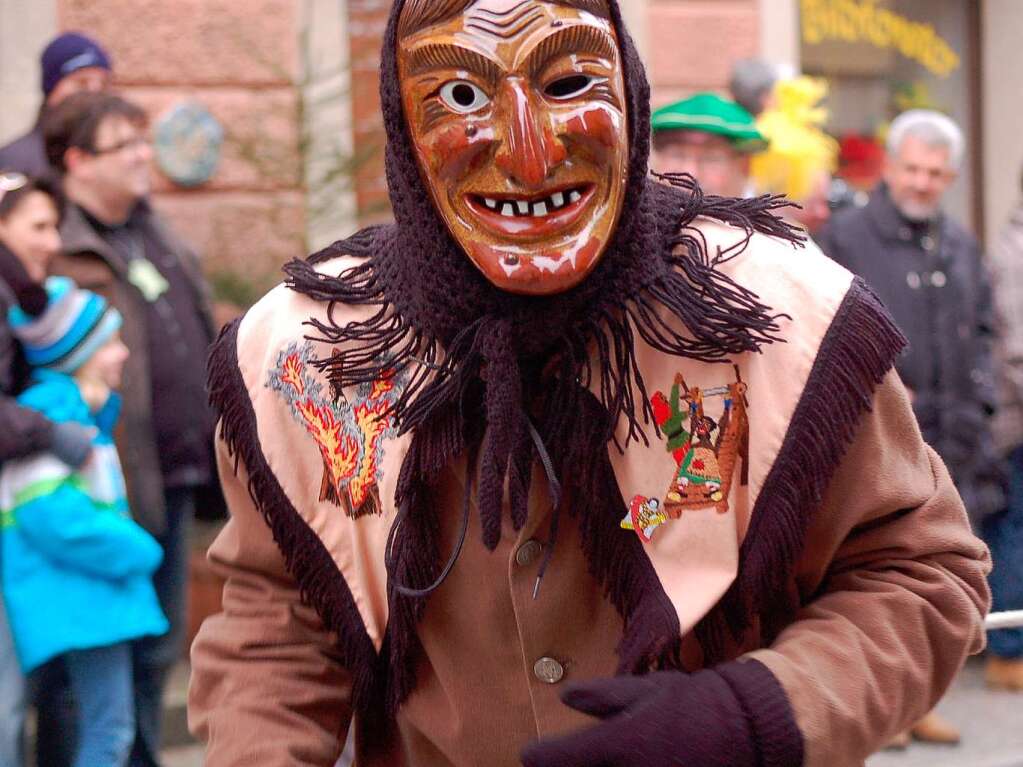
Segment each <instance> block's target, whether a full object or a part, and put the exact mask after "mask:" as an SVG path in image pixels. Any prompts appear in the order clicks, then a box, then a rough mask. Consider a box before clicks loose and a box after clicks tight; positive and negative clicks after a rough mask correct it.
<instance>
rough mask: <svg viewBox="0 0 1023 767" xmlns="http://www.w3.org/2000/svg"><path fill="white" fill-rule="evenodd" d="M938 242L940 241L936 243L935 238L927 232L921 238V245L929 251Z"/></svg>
mask: <svg viewBox="0 0 1023 767" xmlns="http://www.w3.org/2000/svg"><path fill="white" fill-rule="evenodd" d="M937 244H938V243H936V242H935V241H934V238H933V237H931V236H930V235H929V234H925V235H924V236H923V237H921V238H920V247H921V248H923V249H924V250H926V251H927V252H928V253H930V252H931V251H932V250H934V248H935V246H936V245H937Z"/></svg>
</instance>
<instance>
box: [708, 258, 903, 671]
mask: <svg viewBox="0 0 1023 767" xmlns="http://www.w3.org/2000/svg"><path fill="white" fill-rule="evenodd" d="M906 343H907V342H906V338H905V336H903V335H902V333H901V331H900V330H899V329H898V327H896V325H895V323H894V321H893V320H892V318H891V316H890V315H889V314H888V312H887V310H886V309H885V308H884V306H883V305H882V304H881V301H880V300H879V299H878V298H877V296H876V295H875V294H874V292H873V291H872V290H871V289H870V288H869V287H868V286H867V284H866V283H865V282H863V280H861V279H859V278H856V279H855V280H854V281H853V283H852V285H851V286H850V288H849V291H848V293H847V294H846V296H845V299H844V300H843V302H842V304H841V306H840V307H839V309H838V312H837V313H836V314H835V317H834V319H833V320H832V323H831V327H830V329H829V330H828V332H827V334H826V335H825V337H824V340H823V342H822V343H821V346H820V350H819V352H818V354H817V359H816V361H815V362H814V365H813V368H812V369H811V371H810V376H809V378H808V380H807V383H806V387H805V389H804V391H803V396H802V398H801V399H800V401H799V403H798V404H797V406H796V410H795V412H794V413H793V416H792V421H791V423H790V425H789V428H788V431H787V432H786V435H785V439H784V441H783V443H782V447H781V450H780V451H779V452H778V460H776V461H775V464H774V466H773V467H772V468H771V471H770V473H769V474H768V475H767V478H766V479H765V481H764V485H763V487H762V489H761V491H760V494H759V496H758V497H757V502H756V504H755V505H754V508H753V511H752V514H751V517H750V527H749V530H748V531H747V533H746V537H745V539H744V541H743V544H742V547H741V549H740V551H739V573H738V576H737V578H736V580H735V582H734V583H733V584H732V586H731V588H730V589H729V590H728V592H727V593H726V594H725V596H724V597H723V599H722V600H721V602H720V603H719V606H718V608H717V609H716V610H715V611H714V612H712V613H711V614H710V615H708V616H707V617H706V618H705V619H704V621H703V622H701V624H700V625H699V626H698V627H697V636H698V638H699V639H700V642H701V645H702V646H703V650H704V654H705V656H706V658H707V662H708V663H714V662H718V661H720V660H722V659H723V658H722V654H723V652H724V643H725V638H726V634H725V627H727V630H728V633H730V635H731V637H732V639H733V640H734V641H736V642H741V641H742V640H743V638H744V635H745V633H746V632H747V631H748V630H749V629H750V628H751V626H753V625H754V622H756V621H759V622H760V630H761V633H762V635H763V636H762V640H763V641H764V642H765V643H770V642H771V641H773V639H774V638H775V637H776V636H777V634H778V633H779V632H780V630H781V627H783V626H784V625H786V624H788V623H789V622H790V621H791V618H792V616H791V610H792V608H791V605H792V604H793V603H794V600H793V599H792V598H791V597H792V595H791V583H790V581H791V575H792V568H793V567H794V565H795V562H796V560H797V559H798V557H799V556H800V554H801V553H802V550H803V546H804V544H805V541H806V531H807V528H808V527H809V524H810V521H811V519H812V517H813V514H814V512H815V511H816V510H817V509H818V508H819V507H820V505H821V502H822V499H823V496H824V493H825V491H826V490H827V487H828V485H829V483H830V481H831V479H832V477H833V475H834V473H835V470H836V468H837V467H838V464H839V462H840V461H841V460H842V457H843V456H844V454H845V452H846V450H847V449H848V447H849V445H850V443H851V442H852V440H853V437H854V436H855V434H856V428H857V426H858V425H859V423H860V420H861V418H862V416H863V414H864V413H865V412H868V411H869V410H870V409H871V402H872V399H873V393H874V391H875V389H876V388H877V386H878V385H879V384H880V383H881V381H882V379H883V378H884V376H885V375H886V374H887V373H888V372H889V371H890V370H891V369H892V366H893V365H894V363H895V358H896V357H897V356H898V355H899V354H900V353H901V352H902V350H903V349H904V348H905V347H906Z"/></svg>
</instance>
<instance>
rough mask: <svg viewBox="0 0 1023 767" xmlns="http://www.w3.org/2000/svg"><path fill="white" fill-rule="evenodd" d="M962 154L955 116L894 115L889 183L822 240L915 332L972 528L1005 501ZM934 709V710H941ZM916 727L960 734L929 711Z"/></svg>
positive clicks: (980, 273) (916, 387)
mask: <svg viewBox="0 0 1023 767" xmlns="http://www.w3.org/2000/svg"><path fill="white" fill-rule="evenodd" d="M962 156H963V135H962V132H961V131H960V129H959V127H958V126H957V125H956V124H955V123H954V122H953V121H952V120H950V119H949V118H948V117H946V116H945V115H942V114H940V113H937V112H932V111H928V110H913V111H910V112H906V113H904V114H902V115H900V116H899V117H898V118H897V119H896V120H895V122H894V123H892V127H891V132H890V134H889V139H888V148H887V157H886V160H885V167H884V175H883V179H884V180H883V182H882V183H881V184H880V185H879V186H878V188H877V189H876V190H875V191H874V193H873V194H872V195H871V197H870V201H869V202H868V204H867V205H866V207H864V208H853V209H847V210H845V211H842V212H840V213H838V214H836V215H835V216H834V217H833V218H832V219H831V222H830V223H829V225H828V226H827V227H826V228H825V229H824V231H823V232H822V233H821V235H820V236H819V238H818V242H819V244H820V246H821V248H822V249H823V250H824V252H825V253H827V254H828V255H830V256H831V257H832V258H833V259H835V260H836V261H838V262H839V263H840V264H842V265H843V266H845V267H846V268H848V269H849V270H850V271H852V272H854V273H855V274H858V275H860V276H861V277H863V278H864V279H866V280H867V282H869V283H870V285H871V286H872V287H873V288H874V290H875V291H876V292H877V293H878V295H879V296H880V298H881V300H882V301H884V303H885V304H886V305H887V307H888V309H889V310H890V311H891V313H892V315H893V316H894V317H895V320H896V321H897V322H898V324H899V326H900V327H901V328H902V330H903V332H904V333H905V334H906V336H907V337H908V338H909V342H910V346H909V350H908V352H907V353H906V354H904V355H903V356H902V357H901V358H900V360H899V361H898V363H897V368H898V372H899V375H900V376H901V377H902V379H903V381H904V382H905V384H906V386H907V387H908V388H909V389H910V391H911V393H912V397H913V410H914V411H915V413H916V416H917V420H918V421H919V423H920V428H921V431H922V432H923V435H924V439H925V440H926V441H927V442H929V443H930V444H931V445H932V446H933V447H934V448H935V449H936V450H937V451H938V453H939V454H940V455H941V457H942V459H943V460H944V461H945V463H946V464H947V465H948V468H949V470H950V471H951V473H952V477H953V479H954V480H955V483H956V487H957V488H958V490H959V492H960V494H961V495H962V497H963V501H964V503H965V504H966V508H967V510H968V511H969V513H970V517H971V519H972V521H973V523H974V525H975V529H978V530H979V529H981V528H980V522H981V521H982V520H984V519H985V518H987V517H989V516H990V515H992V514H995V513H997V512H999V511H1001V510H1002V509H1003V508H1004V506H1005V487H1004V473H1003V469H1002V466H1001V463H1000V459H999V456H998V455H997V453H996V451H995V449H994V446H993V440H992V439H991V431H990V429H991V425H990V420H991V416H992V414H993V413H994V409H995V388H994V376H993V375H992V357H991V352H992V340H993V338H992V335H993V327H994V320H993V309H992V299H991V291H990V286H989V283H988V277H987V273H986V270H985V268H984V264H983V261H982V258H981V252H980V247H979V245H978V243H977V241H976V240H975V239H974V238H973V236H972V235H970V234H969V233H968V232H967V231H966V230H965V229H964V228H963V227H962V226H960V225H959V224H958V223H956V222H955V221H953V220H952V219H951V218H950V217H949V216H948V215H946V214H945V213H944V212H943V211H942V209H941V203H942V199H943V197H944V195H945V192H946V191H947V190H948V188H949V187H950V186H951V185H952V183H953V182H954V181H955V179H956V177H957V175H958V170H959V166H960V163H961V162H962ZM932 716H933V715H932ZM913 734H915V735H916V736H917V737H919V738H921V739H925V740H952V739H958V736H957V734H956V733H955V731H954V729H953V728H951V727H949V726H946V725H945V724H944V723H939V722H937V721H936V720H935V719H930V720H925V721H924V722H922V723H921V725H920V726H919V727H918V728H914V730H913Z"/></svg>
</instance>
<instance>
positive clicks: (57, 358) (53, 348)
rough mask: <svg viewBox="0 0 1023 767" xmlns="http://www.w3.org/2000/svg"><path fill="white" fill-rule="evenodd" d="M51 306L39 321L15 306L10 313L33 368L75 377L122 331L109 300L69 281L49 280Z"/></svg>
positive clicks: (60, 278)
mask: <svg viewBox="0 0 1023 767" xmlns="http://www.w3.org/2000/svg"><path fill="white" fill-rule="evenodd" d="M46 293H47V295H48V296H49V302H48V303H47V305H46V310H45V311H44V312H43V313H42V314H41V315H39V316H38V317H32V316H30V315H28V314H26V313H25V312H24V311H23V310H22V309H21V307H18V306H14V307H12V308H11V309H10V310H9V311H8V313H7V319H8V321H9V322H10V324H11V329H12V330H13V331H14V335H15V336H16V337H17V339H18V340H19V341H20V342H21V344H22V346H23V347H24V350H25V359H26V360H27V361H28V364H29V365H31V366H32V367H33V368H39V367H43V368H50V369H51V370H56V371H57V372H59V373H67V374H68V375H70V374H72V373H74V372H75V371H76V370H78V368H80V367H81V366H82V365H83V364H85V362H86V360H88V359H89V358H90V357H91V356H92V355H93V354H95V353H96V351H97V350H98V349H99V348H100V347H101V346H103V344H105V343H106V342H107V341H108V340H109V339H110V337H111V336H112V335H113V334H114V333H115V332H117V330H118V328H120V327H121V313H120V312H119V311H117V310H116V309H114V308H113V307H112V306H110V305H109V304H108V303H107V301H106V299H105V298H103V297H102V296H98V295H96V294H95V293H93V292H92V291H89V290H82V289H81V288H79V287H77V286H76V285H75V283H74V282H73V281H71V280H70V279H68V278H67V277H50V278H49V279H48V280H46Z"/></svg>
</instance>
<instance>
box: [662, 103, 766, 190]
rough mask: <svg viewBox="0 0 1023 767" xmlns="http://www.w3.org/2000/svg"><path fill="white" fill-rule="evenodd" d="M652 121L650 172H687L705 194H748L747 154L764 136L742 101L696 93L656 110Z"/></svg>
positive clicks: (758, 147)
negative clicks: (652, 147)
mask: <svg viewBox="0 0 1023 767" xmlns="http://www.w3.org/2000/svg"><path fill="white" fill-rule="evenodd" d="M650 123H651V127H652V128H653V132H654V139H653V144H654V156H653V161H652V162H651V167H652V168H653V170H654V171H656V172H658V173H689V174H691V175H693V176H695V177H696V180H697V181H699V182H700V186H701V187H702V188H703V190H704V191H705V192H707V193H708V194H718V195H722V196H725V197H747V196H749V191H750V189H749V187H750V182H749V172H750V157H751V156H752V155H753V154H755V153H756V152H759V151H761V150H763V149H765V148H766V147H767V141H766V140H765V139H764V137H763V135H762V134H761V133H760V131H759V130H757V125H756V121H755V120H754V118H753V115H751V114H750V113H749V112H747V111H746V110H745V109H743V108H742V107H741V106H739V105H738V104H736V103H735V102H734V101H729V100H727V99H724V98H721V97H720V96H718V95H716V94H714V93H697V94H696V95H694V96H691V97H690V98H687V99H685V100H684V101H679V102H676V103H674V104H669V105H668V106H665V107H662V108H661V109H658V110H657V111H656V112H654V113H653V116H652V118H651V120H650Z"/></svg>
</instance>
